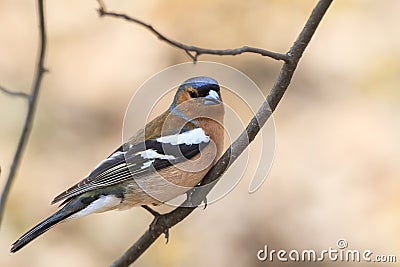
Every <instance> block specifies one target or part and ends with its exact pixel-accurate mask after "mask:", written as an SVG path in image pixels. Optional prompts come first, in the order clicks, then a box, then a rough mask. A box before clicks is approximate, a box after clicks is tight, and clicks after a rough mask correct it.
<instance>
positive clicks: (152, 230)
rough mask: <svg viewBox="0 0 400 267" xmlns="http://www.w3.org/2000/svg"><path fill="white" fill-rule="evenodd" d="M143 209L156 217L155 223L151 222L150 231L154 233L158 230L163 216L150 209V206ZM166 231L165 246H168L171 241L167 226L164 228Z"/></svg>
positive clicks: (143, 206)
mask: <svg viewBox="0 0 400 267" xmlns="http://www.w3.org/2000/svg"><path fill="white" fill-rule="evenodd" d="M142 208H144V209H145V210H147V211H148V212H150V213H151V215H153V216H154V219H153V221H152V222H151V224H150V226H149V230H150V232H154V231H156V229H157V227H156V226H157V223H158V222H159V220H160V218H161V217H162V216H163V215H162V214H160V213H159V212H157V211H155V210H153V209H152V208H150V207H149V206H146V205H142ZM164 228H165V230H164V231H163V233H164V236H165V239H166V241H165V244H168V241H169V228H168V227H167V226H164Z"/></svg>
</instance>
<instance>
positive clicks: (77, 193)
mask: <svg viewBox="0 0 400 267" xmlns="http://www.w3.org/2000/svg"><path fill="white" fill-rule="evenodd" d="M223 119H224V104H223V101H222V97H221V90H220V86H219V84H218V82H217V81H216V80H215V79H213V78H210V77H207V76H199V77H192V78H189V79H187V80H185V81H184V82H183V83H181V84H180V85H179V87H178V89H177V90H176V93H175V96H174V98H173V100H172V104H171V105H170V106H169V108H167V110H166V111H165V112H163V113H161V114H160V115H159V116H157V117H156V118H155V119H153V120H152V121H150V122H149V123H147V124H146V125H145V126H144V127H143V128H141V129H140V130H138V131H137V132H136V133H135V134H133V136H132V137H131V138H130V139H129V140H128V141H127V142H126V143H124V144H122V145H121V146H120V147H119V148H118V149H116V150H115V151H114V152H113V153H112V154H110V155H109V156H108V157H107V158H106V159H105V160H103V161H101V162H100V163H99V164H98V165H97V166H96V167H95V168H94V169H93V170H92V171H91V172H90V173H89V174H88V175H87V176H86V177H84V178H83V179H82V180H81V181H80V182H78V183H77V184H75V185H73V186H72V187H70V188H69V189H67V190H66V191H64V192H62V193H61V194H59V195H57V196H56V197H55V198H54V199H53V201H52V202H51V204H55V203H59V202H61V204H60V207H59V209H58V211H56V212H55V213H54V214H52V215H50V216H49V217H48V218H46V219H44V220H43V221H42V222H40V223H38V224H37V225H36V226H34V227H33V228H32V229H30V230H29V231H27V232H26V233H25V234H24V235H22V236H21V237H20V238H19V239H18V240H16V241H15V242H14V243H13V244H12V245H11V249H10V253H11V254H13V253H15V252H17V251H19V250H20V249H21V248H23V247H24V246H25V245H27V244H28V243H30V242H31V241H32V240H34V239H36V238H37V237H39V236H40V235H42V234H43V233H45V232H46V231H48V230H49V229H50V228H52V227H53V226H55V225H56V224H58V223H61V222H64V221H68V220H70V219H76V218H79V217H82V216H86V215H89V214H93V213H100V212H106V211H110V210H124V209H127V208H131V207H140V206H143V207H148V206H150V205H161V204H163V203H165V202H167V201H168V200H171V199H173V198H175V197H177V196H179V195H183V194H185V193H186V192H187V191H188V190H189V189H192V188H193V187H195V186H196V185H198V184H199V183H200V182H201V180H202V178H203V177H204V175H205V174H206V173H207V172H208V170H209V169H210V168H211V167H212V165H213V164H214V163H215V162H216V161H217V160H218V158H219V157H220V156H221V154H222V152H223V151H222V150H223V143H224V126H223ZM149 209H150V208H149Z"/></svg>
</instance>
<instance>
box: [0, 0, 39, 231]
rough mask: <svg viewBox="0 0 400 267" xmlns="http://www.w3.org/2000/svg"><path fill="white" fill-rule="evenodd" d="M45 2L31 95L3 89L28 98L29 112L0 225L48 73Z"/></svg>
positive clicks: (0, 208) (5, 193)
mask: <svg viewBox="0 0 400 267" xmlns="http://www.w3.org/2000/svg"><path fill="white" fill-rule="evenodd" d="M43 2H44V0H37V8H38V21H39V32H40V33H39V34H40V38H39V54H38V62H37V65H36V70H35V76H34V79H33V83H32V87H31V93H30V94H29V95H25V94H24V93H13V92H11V91H9V90H3V89H5V88H2V91H5V92H6V93H8V94H10V95H19V96H25V97H27V98H28V111H27V113H26V117H25V122H24V126H23V129H22V132H21V136H20V138H19V141H18V146H17V150H16V152H15V154H14V158H13V161H12V164H11V168H10V173H9V174H8V177H7V181H6V184H5V186H4V189H3V192H2V194H1V198H0V225H1V222H2V219H3V215H4V208H5V205H6V201H7V197H8V193H9V192H10V188H11V185H12V183H13V181H14V178H15V176H16V173H17V170H18V167H19V164H20V162H21V158H22V154H23V152H24V148H25V146H26V144H27V142H28V139H29V136H30V133H31V129H32V124H33V118H34V114H35V110H36V103H37V99H38V94H39V90H40V85H41V83H42V79H43V75H44V73H45V72H46V71H47V70H46V69H45V68H44V57H45V52H46V26H45V14H44V3H43Z"/></svg>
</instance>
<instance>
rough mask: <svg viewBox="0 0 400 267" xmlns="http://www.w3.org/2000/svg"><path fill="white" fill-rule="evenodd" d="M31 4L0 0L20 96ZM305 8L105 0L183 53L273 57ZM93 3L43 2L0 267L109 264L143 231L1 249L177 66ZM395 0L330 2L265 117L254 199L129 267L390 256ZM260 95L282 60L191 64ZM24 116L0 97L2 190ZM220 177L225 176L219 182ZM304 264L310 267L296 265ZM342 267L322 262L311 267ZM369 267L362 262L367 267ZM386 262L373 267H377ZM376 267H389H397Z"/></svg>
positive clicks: (138, 218) (56, 231)
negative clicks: (268, 146)
mask: <svg viewBox="0 0 400 267" xmlns="http://www.w3.org/2000/svg"><path fill="white" fill-rule="evenodd" d="M34 2H35V1H21V0H17V1H15V0H0V36H1V37H0V38H1V39H0V40H1V41H0V84H1V85H2V86H5V87H7V88H10V89H13V90H17V91H24V92H28V91H29V88H30V86H31V81H32V76H33V70H34V66H35V64H36V52H37V50H38V48H37V39H38V32H37V27H36V25H37V19H36V7H35V3H34ZM315 3H316V1H289V0H284V1H282V0H279V1H278V0H268V1H264V0H248V1H234V2H232V1H227V0H225V1H223V0H213V1H211V0H205V1H183V0H171V1H168V2H167V1H161V0H151V1H132V0H119V1H115V0H110V1H106V5H107V6H108V8H109V9H110V10H115V11H122V12H125V13H127V14H130V15H132V16H134V17H136V18H139V19H143V20H144V21H146V22H149V23H151V24H152V25H153V26H155V27H156V28H157V29H159V30H160V31H161V32H163V33H165V34H166V35H167V36H169V37H171V38H173V39H176V40H178V41H180V42H183V43H187V44H191V45H197V46H203V47H209V48H221V49H223V48H233V47H239V46H242V45H250V46H255V47H261V48H265V49H268V50H272V51H277V52H286V51H287V50H288V49H289V47H290V46H291V44H292V42H293V41H294V40H295V38H296V37H297V34H298V33H299V31H300V30H301V29H302V27H303V25H304V23H305V21H306V19H307V18H308V16H309V14H310V12H311V10H312V7H313V6H314V5H315ZM96 9H97V3H96V1H94V0H93V1H78V0H68V1H67V0H60V1H46V20H47V26H48V50H47V56H46V64H45V65H46V67H48V68H49V69H50V73H48V74H46V75H45V77H44V81H43V85H42V88H41V92H40V99H39V102H38V108H37V113H36V117H35V121H34V127H33V130H32V135H31V138H30V141H29V144H28V146H27V149H26V153H25V154H24V157H23V161H22V164H21V167H20V169H19V172H18V177H17V179H16V180H15V183H14V186H13V189H12V191H11V194H10V197H9V199H8V205H7V210H6V213H5V219H4V221H3V224H2V226H1V231H0V266H10V267H13V266H41V267H43V266H108V265H109V264H110V263H111V262H112V261H113V260H114V259H115V258H117V257H118V256H119V255H120V254H122V252H123V251H125V249H127V248H128V247H129V246H130V245H131V244H132V243H133V242H134V241H135V240H136V239H137V238H138V237H139V236H140V235H141V234H142V233H143V232H144V231H145V230H146V229H147V227H148V225H149V223H150V221H151V216H150V215H149V214H148V213H147V212H145V211H144V210H142V209H132V210H129V211H123V212H109V213H104V214H100V215H92V216H89V217H87V218H82V219H80V220H77V221H71V222H68V223H64V224H61V225H58V226H57V227H55V228H53V229H52V230H51V231H49V232H48V233H46V234H45V235H43V236H42V237H41V238H39V239H37V240H35V241H34V242H33V243H31V244H30V245H29V246H27V247H26V248H24V249H23V250H22V251H20V252H19V253H17V254H15V255H13V256H9V255H8V251H9V247H10V244H11V243H13V242H14V241H15V240H16V239H17V238H18V237H19V236H20V235H21V234H23V233H24V232H25V231H26V230H28V228H30V227H32V226H33V225H35V224H36V223H38V222H39V221H40V220H41V219H43V218H44V217H47V216H48V215H49V214H51V213H52V212H54V211H55V210H56V208H57V207H56V206H50V205H49V203H50V201H51V200H52V198H53V197H54V196H55V195H57V194H58V193H60V192H61V191H63V190H64V189H66V188H67V187H69V186H71V185H72V184H74V183H75V182H77V181H78V180H80V179H81V178H82V177H83V176H85V175H86V174H87V173H88V172H89V171H90V170H91V168H92V167H93V166H95V165H96V164H97V163H98V162H99V161H100V160H102V159H103V158H104V157H106V156H108V154H109V152H110V151H112V150H113V149H115V148H116V147H117V146H119V144H120V142H121V131H122V122H123V118H124V112H125V109H126V107H127V105H128V103H129V99H130V97H131V96H132V95H133V94H134V92H135V90H136V89H137V88H138V87H139V86H140V85H141V84H142V83H143V82H144V81H145V80H146V79H147V78H148V77H150V76H151V75H153V74H155V73H157V72H159V71H161V70H163V69H164V68H166V67H169V66H171V65H174V64H177V63H182V62H187V61H190V59H189V58H188V57H187V55H185V53H184V52H182V51H180V50H177V49H175V48H171V47H169V46H168V45H167V44H165V43H163V42H160V41H158V40H157V39H156V38H155V37H154V36H153V35H151V34H150V33H148V32H147V31H146V30H144V29H143V28H140V27H138V26H137V25H132V24H129V23H127V22H125V21H122V20H117V19H113V18H99V16H98V14H97V12H96ZM398 10H400V2H399V1H396V0H387V1H385V3H382V2H381V1H372V0H347V1H335V2H334V3H333V5H332V6H331V8H330V9H329V11H328V13H327V14H326V16H325V18H324V20H323V21H322V24H321V25H320V27H319V28H318V30H317V33H316V35H315V36H314V38H313V40H312V42H311V43H310V45H309V47H308V48H307V50H306V53H305V54H304V56H303V59H302V60H301V61H300V64H299V66H298V70H297V71H296V73H295V76H294V78H293V81H292V83H291V85H290V87H289V89H288V91H287V93H286V94H285V96H284V98H283V100H282V101H281V103H280V104H279V106H278V108H277V110H276V113H275V124H276V156H275V161H274V164H273V166H272V170H271V172H270V175H269V177H268V179H267V181H266V182H265V183H264V184H263V186H262V187H261V188H260V189H259V190H258V191H257V192H256V193H254V194H249V193H248V192H247V187H248V183H249V179H247V178H244V179H243V180H242V181H241V182H240V184H239V185H238V186H237V187H236V188H235V189H234V190H233V191H232V192H231V193H230V194H228V195H227V196H226V197H225V198H223V199H222V200H220V201H218V202H217V203H215V204H212V205H210V206H209V207H207V209H206V210H202V209H198V210H196V211H195V212H194V213H193V214H192V215H191V216H189V217H188V218H187V219H186V220H184V221H183V222H181V223H180V224H179V225H177V226H176V227H174V228H173V229H171V230H170V235H171V236H170V241H169V243H168V244H167V245H165V240H164V239H163V238H159V240H158V241H157V242H156V243H155V244H154V245H153V246H151V248H150V249H149V250H147V251H146V252H145V254H144V255H143V256H142V257H141V258H140V259H139V260H138V262H137V264H136V265H135V266H194V267H197V266H266V265H268V266H275V265H278V266H283V265H288V264H294V263H290V262H289V263H281V264H280V263H279V262H277V261H274V262H268V261H267V262H260V261H258V260H257V257H256V253H257V251H258V250H260V249H262V248H264V246H265V245H268V248H269V249H275V250H279V249H285V250H287V251H290V250H292V249H298V250H303V249H314V250H317V251H318V250H323V249H328V248H329V247H332V248H337V246H336V242H337V240H338V239H339V238H345V239H346V241H347V242H348V245H349V246H348V248H349V249H358V250H361V251H362V250H365V249H369V250H371V251H373V252H374V255H377V254H383V255H388V254H391V255H397V260H398V261H399V258H400V241H399V238H398V237H399V236H400V214H399V207H400V195H399V193H398V192H399V186H400V180H399V176H400V168H399V163H400V162H399V160H400V142H399V137H400V119H399V118H400V90H399V87H400V75H399V74H400V63H399V62H400V61H399V57H400V50H399V47H400V28H399V27H398V25H399V22H400V20H399V16H398ZM200 59H201V60H212V61H216V62H221V63H225V64H228V65H230V66H233V67H235V68H237V69H239V70H240V71H242V72H244V73H245V74H247V75H248V76H249V77H250V78H252V79H253V80H254V81H255V82H256V83H257V84H258V85H259V87H260V88H262V90H263V91H264V92H265V93H267V92H268V91H269V90H270V88H271V87H272V85H273V83H274V80H275V78H276V76H277V74H278V72H279V69H280V67H281V64H282V63H280V62H277V61H274V60H271V59H269V58H263V57H261V56H257V55H242V56H235V57H230V56H227V57H217V56H214V57H213V56H202V57H200ZM25 113H26V102H25V100H23V99H19V98H15V97H10V96H8V95H5V94H3V93H0V120H1V131H0V165H1V168H2V170H3V172H2V175H1V177H0V186H1V188H3V186H4V182H5V179H6V177H7V174H8V170H9V167H10V164H11V160H12V156H13V153H14V151H15V148H16V144H17V140H18V137H19V135H20V131H21V127H22V124H23V121H24V117H25ZM224 179H229V177H226V176H225V177H224ZM296 264H298V265H310V263H296ZM333 264H338V265H344V263H340V262H339V263H332V262H329V261H327V260H326V261H325V262H318V263H315V266H317V265H318V266H325V265H333ZM370 265H371V266H374V264H372V263H371V264H370ZM384 265H385V264H376V266H384ZM386 265H387V266H395V265H398V263H397V264H395V263H391V264H389V263H388V264H386Z"/></svg>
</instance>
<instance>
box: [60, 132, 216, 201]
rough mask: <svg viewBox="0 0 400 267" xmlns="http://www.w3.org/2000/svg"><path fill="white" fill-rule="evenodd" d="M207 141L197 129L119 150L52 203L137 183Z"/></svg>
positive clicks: (207, 142)
mask: <svg viewBox="0 0 400 267" xmlns="http://www.w3.org/2000/svg"><path fill="white" fill-rule="evenodd" d="M209 142H210V139H209V137H208V136H207V135H205V133H204V131H203V130H202V129H200V128H197V129H194V130H190V131H188V132H185V133H181V134H176V135H170V136H163V137H160V138H157V139H150V140H145V141H144V142H140V143H137V144H125V145H122V146H121V147H119V148H118V149H117V150H116V151H114V153H112V154H111V155H110V156H109V157H108V158H107V159H105V160H103V161H102V162H101V163H100V164H99V165H97V166H96V167H95V168H94V169H93V171H92V172H91V173H89V175H88V176H87V177H86V178H84V179H83V180H82V181H80V182H79V183H77V184H76V185H74V186H72V187H71V188H69V189H68V190H66V191H64V192H63V193H61V194H59V195H58V196H56V197H55V198H54V200H53V201H52V204H53V203H57V202H59V201H61V200H65V201H64V203H66V202H68V200H69V199H71V198H72V197H74V196H77V195H80V194H82V193H85V192H87V191H90V190H96V189H99V188H103V187H106V186H110V185H115V184H118V183H121V182H124V181H127V180H131V179H137V178H140V177H142V176H144V175H146V174H149V173H150V172H154V171H157V170H160V169H163V168H165V167H168V166H171V165H173V164H177V163H179V162H183V161H185V160H188V159H190V158H192V157H194V156H195V155H197V154H198V153H200V151H201V150H202V149H203V148H204V147H205V146H207V145H208V144H209Z"/></svg>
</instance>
